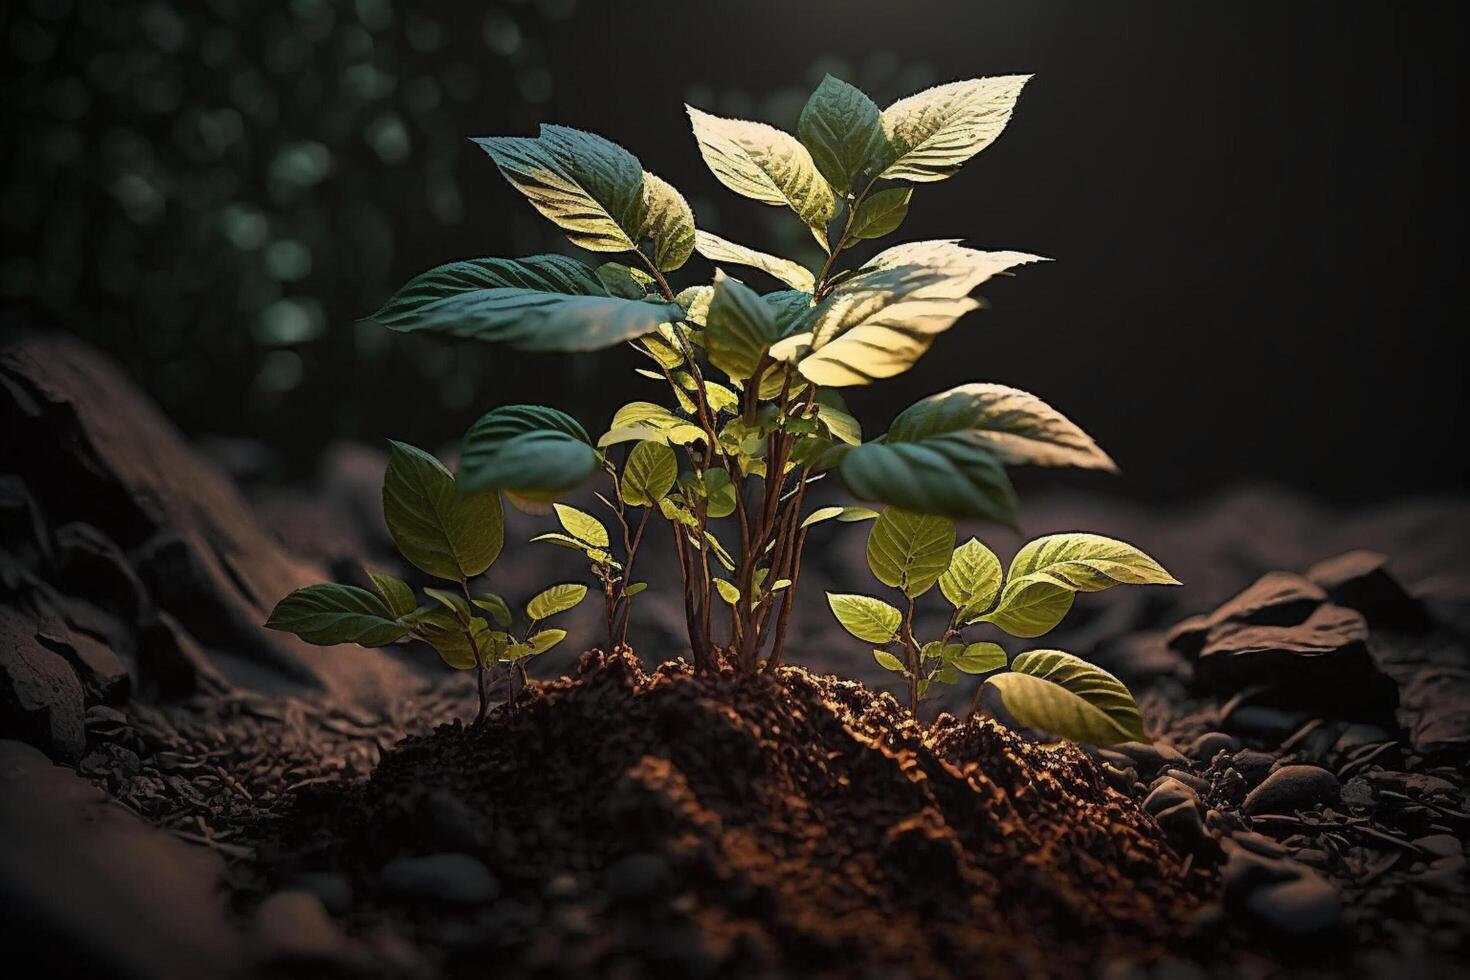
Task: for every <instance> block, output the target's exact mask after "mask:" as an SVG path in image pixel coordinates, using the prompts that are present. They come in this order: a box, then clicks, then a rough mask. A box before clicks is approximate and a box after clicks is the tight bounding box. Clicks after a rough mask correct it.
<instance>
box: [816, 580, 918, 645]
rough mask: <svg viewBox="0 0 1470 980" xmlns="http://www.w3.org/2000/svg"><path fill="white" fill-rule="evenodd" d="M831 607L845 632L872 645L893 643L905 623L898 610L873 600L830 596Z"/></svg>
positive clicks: (833, 593) (862, 596) (830, 593)
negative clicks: (901, 625)
mask: <svg viewBox="0 0 1470 980" xmlns="http://www.w3.org/2000/svg"><path fill="white" fill-rule="evenodd" d="M827 605H829V606H831V607H832V615H834V616H836V617H837V622H839V623H841V624H842V628H843V629H845V630H847V631H848V632H849V633H851V634H852V635H853V636H855V637H857V638H858V639H859V640H867V641H868V642H869V643H891V642H893V640H894V638H895V637H897V636H898V625H899V623H901V622H903V614H902V613H900V612H899V611H898V610H897V609H896V608H894V607H893V606H890V605H889V604H888V603H886V602H884V601H883V600H882V599H874V598H872V597H870V596H865V595H850V594H842V593H838V592H828V593H827Z"/></svg>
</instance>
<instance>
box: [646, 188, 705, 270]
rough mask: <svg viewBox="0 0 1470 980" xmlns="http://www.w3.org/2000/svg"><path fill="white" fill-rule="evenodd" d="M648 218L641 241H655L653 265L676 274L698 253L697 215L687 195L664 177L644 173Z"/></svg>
mask: <svg viewBox="0 0 1470 980" xmlns="http://www.w3.org/2000/svg"><path fill="white" fill-rule="evenodd" d="M643 207H644V212H645V217H644V219H643V226H642V228H641V229H640V233H639V235H638V237H639V238H648V239H651V240H652V241H653V264H654V265H656V266H658V268H659V271H660V272H673V271H674V270H675V269H677V268H679V267H680V266H682V265H683V264H684V263H685V262H688V261H689V256H691V255H693V254H694V212H693V211H691V210H689V202H688V201H686V200H684V195H682V194H680V193H679V192H678V191H676V190H674V188H673V186H672V185H670V184H669V182H668V181H666V180H664V179H663V178H662V177H656V176H654V175H653V174H651V173H647V172H646V171H645V172H644V174H643Z"/></svg>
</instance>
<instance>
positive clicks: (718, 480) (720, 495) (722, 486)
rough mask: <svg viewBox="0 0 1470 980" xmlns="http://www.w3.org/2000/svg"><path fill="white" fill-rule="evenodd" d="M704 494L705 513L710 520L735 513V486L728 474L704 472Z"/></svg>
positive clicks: (718, 471) (714, 470)
mask: <svg viewBox="0 0 1470 980" xmlns="http://www.w3.org/2000/svg"><path fill="white" fill-rule="evenodd" d="M704 492H705V496H706V498H707V503H706V507H707V511H706V513H708V514H709V516H710V517H712V518H716V519H718V518H721V517H729V516H730V515H731V514H733V513H735V492H736V491H735V484H734V483H732V482H731V481H730V474H729V473H726V472H725V471H724V470H722V469H713V468H711V469H707V470H705V471H704Z"/></svg>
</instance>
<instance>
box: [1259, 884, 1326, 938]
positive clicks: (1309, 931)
mask: <svg viewBox="0 0 1470 980" xmlns="http://www.w3.org/2000/svg"><path fill="white" fill-rule="evenodd" d="M1245 909H1246V911H1247V912H1248V913H1249V914H1250V916H1251V917H1252V918H1253V919H1254V920H1255V921H1256V922H1257V923H1258V924H1259V925H1261V926H1263V927H1265V928H1266V929H1267V930H1269V931H1271V932H1273V933H1276V934H1278V935H1281V936H1290V937H1305V936H1315V935H1322V934H1324V933H1329V932H1332V931H1334V930H1336V929H1337V928H1338V927H1339V926H1340V925H1341V924H1342V899H1341V898H1340V897H1339V895H1338V893H1337V889H1336V888H1334V887H1332V885H1331V884H1330V883H1328V881H1327V879H1325V878H1323V877H1322V876H1321V875H1319V874H1316V873H1314V872H1311V871H1308V872H1306V873H1304V874H1302V875H1301V876H1300V877H1298V878H1296V879H1294V880H1291V881H1283V882H1279V883H1277V884H1273V885H1267V886H1266V887H1264V888H1258V889H1256V890H1255V891H1253V892H1251V893H1250V895H1249V896H1248V897H1247V898H1246V900H1245Z"/></svg>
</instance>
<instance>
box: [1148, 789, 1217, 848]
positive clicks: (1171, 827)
mask: <svg viewBox="0 0 1470 980" xmlns="http://www.w3.org/2000/svg"><path fill="white" fill-rule="evenodd" d="M1155 819H1156V820H1158V822H1159V826H1160V827H1161V828H1162V829H1163V831H1164V835H1165V836H1166V837H1168V838H1169V840H1171V841H1173V842H1174V843H1175V844H1177V845H1178V846H1179V847H1180V848H1182V849H1184V850H1186V851H1192V852H1194V853H1196V854H1203V853H1208V852H1210V851H1213V850H1215V848H1216V845H1215V839H1214V838H1213V837H1211V836H1210V834H1209V832H1208V831H1207V830H1205V823H1204V820H1203V819H1201V817H1200V815H1199V804H1198V803H1197V802H1196V801H1194V800H1192V799H1190V800H1184V801H1182V802H1180V803H1177V804H1175V805H1174V806H1171V807H1169V808H1168V809H1167V810H1164V811H1162V812H1160V813H1159V814H1158V815H1157V816H1156V817H1155Z"/></svg>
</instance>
